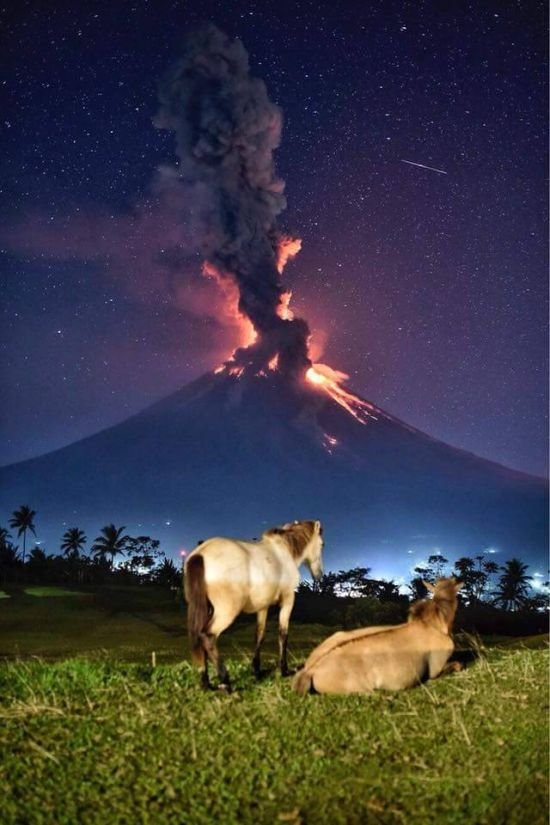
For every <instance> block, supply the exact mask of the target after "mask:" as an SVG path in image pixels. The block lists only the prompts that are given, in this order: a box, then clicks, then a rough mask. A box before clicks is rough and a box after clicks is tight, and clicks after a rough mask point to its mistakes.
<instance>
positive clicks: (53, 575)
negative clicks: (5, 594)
mask: <svg viewBox="0 0 550 825" xmlns="http://www.w3.org/2000/svg"><path fill="white" fill-rule="evenodd" d="M35 518H36V511H35V510H32V509H31V508H30V507H28V506H27V505H23V506H21V507H19V509H18V510H15V511H14V512H13V513H12V517H11V519H10V520H9V527H10V528H11V529H12V530H13V531H14V532H16V536H17V538H18V539H20V538H22V548H21V549H20V548H19V546H18V545H16V544H15V543H14V541H13V537H12V535H11V533H10V532H9V530H8V529H7V528H5V527H0V576H1V579H2V582H3V583H4V584H7V583H17V582H20V581H32V582H35V583H45V582H48V583H58V584H63V583H67V584H75V583H76V584H91V585H93V584H105V583H107V582H113V581H116V582H117V583H152V584H159V585H167V586H170V587H176V586H179V585H181V571H180V570H178V568H177V567H176V565H175V564H174V562H173V561H172V559H168V558H166V556H165V554H164V552H163V551H162V550H161V549H160V542H159V541H158V539H153V538H151V537H150V536H135V537H133V536H130V535H128V534H127V533H125V530H126V528H125V527H116V526H115V525H114V524H106V525H105V527H102V528H101V530H100V533H99V535H98V536H96V538H95V539H94V540H93V541H92V543H91V545H90V549H89V553H88V554H87V553H86V551H85V548H86V544H87V542H88V538H87V536H86V534H85V533H84V531H83V530H81V529H80V528H79V527H70V528H68V529H67V530H66V531H65V532H64V534H63V535H62V536H61V539H60V553H51V554H48V553H46V551H45V550H44V549H43V548H42V547H41V546H40V545H39V544H35V546H34V547H33V548H32V549H31V550H30V551H29V552H28V553H27V534H28V533H32V534H33V535H34V536H36V526H35ZM119 556H120V557H123V558H124V561H122V562H121V563H119V564H117V565H115V559H116V558H117V557H119Z"/></svg>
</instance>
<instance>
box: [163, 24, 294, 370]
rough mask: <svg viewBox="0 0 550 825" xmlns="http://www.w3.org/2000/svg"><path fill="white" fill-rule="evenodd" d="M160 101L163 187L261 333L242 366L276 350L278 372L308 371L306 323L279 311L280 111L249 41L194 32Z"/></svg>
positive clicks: (209, 30)
mask: <svg viewBox="0 0 550 825" xmlns="http://www.w3.org/2000/svg"><path fill="white" fill-rule="evenodd" d="M159 97H160V109H159V112H158V115H157V117H156V119H155V123H156V125H157V126H158V127H159V128H163V129H169V130H172V131H174V132H175V135H176V153H177V155H178V158H179V163H178V164H177V165H176V166H174V167H168V168H166V167H165V168H164V169H162V170H161V176H160V179H159V187H160V189H161V190H162V191H163V192H164V193H165V194H166V193H167V192H168V191H169V192H170V196H171V197H172V198H173V201H174V203H175V204H177V203H178V202H179V203H181V214H182V220H185V219H186V218H184V217H183V216H184V215H189V213H191V215H192V218H191V221H192V230H193V232H194V233H196V235H197V236H198V239H199V244H200V251H201V253H202V254H203V255H204V257H205V258H206V259H207V260H208V261H210V262H211V263H212V264H213V265H214V266H215V267H216V269H217V270H218V271H219V272H220V274H221V275H222V276H223V277H226V278H232V279H233V280H234V281H235V283H236V284H237V286H238V289H239V295H240V301H239V310H240V312H242V313H243V314H244V315H246V316H247V317H248V318H250V320H251V321H252V324H253V325H254V328H255V329H256V332H257V333H258V338H257V341H256V343H255V344H254V345H253V346H251V347H248V348H247V349H241V350H239V351H238V352H237V354H236V360H237V362H238V363H240V364H242V365H250V366H251V367H252V368H253V369H254V370H257V369H259V368H261V367H264V366H265V365H266V364H267V362H268V361H269V360H271V358H272V357H273V356H274V355H276V354H278V355H279V369H280V370H281V371H283V372H286V373H301V372H303V371H304V370H305V369H306V368H307V367H308V366H309V364H310V361H309V359H308V355H307V340H308V336H309V329H308V325H307V323H306V322H305V321H304V320H302V319H300V318H296V319H294V320H283V319H282V318H280V317H279V316H278V314H277V308H278V306H279V303H280V298H281V294H282V293H283V292H284V291H285V290H284V288H283V286H282V284H281V279H280V275H279V272H278V271H277V266H276V261H277V244H278V240H279V237H280V235H279V232H278V229H277V216H278V215H279V214H280V213H281V212H282V211H283V210H284V209H285V207H286V200H285V197H284V194H283V193H284V181H282V180H281V179H280V178H278V177H277V176H276V174H275V167H274V163H273V151H274V149H276V148H277V146H278V145H279V142H280V138H281V127H282V114H281V110H280V109H279V107H278V106H276V105H275V104H274V103H272V102H271V101H270V100H269V97H268V95H267V91H266V88H265V85H264V83H263V82H262V81H261V80H258V79H257V78H253V77H251V76H250V74H249V67H248V56H247V53H246V51H245V49H244V47H243V45H242V43H241V42H240V41H239V40H234V41H231V40H229V38H228V37H227V36H226V35H225V34H223V32H221V31H220V30H219V29H217V28H216V27H214V26H207V27H205V28H203V29H201V30H199V31H197V32H195V33H194V34H192V35H191V36H189V37H188V38H187V40H186V42H185V46H184V53H183V56H182V58H181V59H180V60H179V61H178V62H177V63H176V64H175V65H174V66H173V67H172V69H171V70H170V72H169V73H168V75H167V77H166V78H165V79H164V81H163V83H162V84H161V88H160V91H159Z"/></svg>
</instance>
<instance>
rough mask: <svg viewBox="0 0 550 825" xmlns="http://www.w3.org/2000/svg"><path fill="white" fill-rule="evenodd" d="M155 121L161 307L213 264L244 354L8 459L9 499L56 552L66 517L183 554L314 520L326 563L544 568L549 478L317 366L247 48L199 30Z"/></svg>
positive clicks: (167, 83)
mask: <svg viewBox="0 0 550 825" xmlns="http://www.w3.org/2000/svg"><path fill="white" fill-rule="evenodd" d="M154 122H155V125H156V126H157V127H158V128H161V129H166V130H168V131H169V132H170V133H172V134H173V135H174V137H175V153H176V156H177V160H176V162H173V163H171V164H162V166H160V167H159V168H158V170H157V174H156V176H155V178H154V181H153V185H152V192H153V194H154V202H155V203H156V204H157V207H156V208H159V209H160V210H161V211H160V214H161V215H162V216H163V217H164V219H167V216H168V217H169V218H170V220H169V225H170V227H171V228H170V232H169V233H168V235H167V237H164V238H163V239H162V241H161V243H162V248H161V252H162V253H163V259H165V260H166V261H169V262H170V263H169V270H168V275H169V277H168V279H167V285H166V295H167V300H168V299H169V296H170V294H171V293H170V288H169V285H170V284H173V283H178V277H183V275H184V273H185V269H186V266H188V265H190V264H189V262H190V261H192V262H194V264H193V265H195V264H196V262H197V261H198V260H201V261H202V272H203V274H204V275H205V277H206V278H210V279H213V280H214V282H215V283H216V284H217V285H218V287H219V289H220V290H221V294H222V295H223V296H224V306H225V312H224V313H222V314H223V315H224V317H225V318H226V319H227V318H229V319H231V323H232V325H233V326H235V324H236V325H237V327H238V328H239V341H238V342H237V347H236V348H235V349H233V352H232V354H231V355H230V357H229V358H228V360H227V361H226V362H225V363H224V364H222V365H220V366H219V367H218V368H217V369H216V370H215V371H214V372H212V373H208V374H207V375H205V376H203V377H202V378H199V379H198V380H196V381H194V382H193V383H191V384H189V385H188V386H185V387H184V388H183V389H181V390H180V391H179V392H176V393H175V394H174V395H172V396H170V397H169V398H166V399H164V400H163V401H160V402H158V403H156V404H154V405H153V406H152V407H150V408H149V409H146V410H144V411H143V412H141V413H140V414H138V415H135V416H133V417H132V418H130V419H128V420H127V421H125V422H123V423H122V424H119V425H118V426H116V427H111V428H110V429H107V430H105V431H103V432H100V433H98V434H96V435H94V436H92V437H90V438H86V439H84V440H82V441H79V442H77V443H75V444H72V445H70V446H68V447H65V448H63V449H61V450H57V451H56V452H53V453H50V454H48V455H45V456H42V457H40V458H36V459H32V460H30V461H25V462H22V463H20V464H17V465H13V466H11V467H5V468H4V469H2V470H1V471H0V485H1V499H0V504H1V506H2V507H3V509H4V510H5V511H7V512H11V511H12V510H13V509H14V508H15V507H18V506H20V505H21V504H23V503H25V504H28V505H29V506H30V507H32V508H33V509H35V510H37V511H38V521H37V523H38V524H39V526H40V538H41V539H45V544H46V547H47V549H48V550H52V549H55V548H56V547H57V546H58V542H59V537H60V535H61V533H62V532H63V531H64V530H65V529H66V528H67V527H72V526H78V527H80V528H81V529H84V530H85V531H86V533H87V534H88V536H89V538H93V537H94V536H95V535H97V531H98V530H99V529H100V527H101V526H102V525H104V524H105V523H106V522H110V521H114V522H116V523H117V524H125V525H126V527H127V529H128V531H129V532H131V533H133V534H134V535H135V534H136V533H137V534H141V535H143V534H146V533H147V534H149V535H151V536H152V537H154V538H159V539H161V541H162V542H163V546H164V547H165V548H166V549H167V550H171V551H176V550H177V549H178V548H180V549H181V547H182V545H184V546H186V547H188V546H189V545H192V544H194V543H195V542H196V541H198V540H199V539H200V538H206V537H207V536H211V535H215V534H226V535H232V536H242V537H243V538H247V537H248V538H252V536H253V535H254V533H256V534H258V533H260V532H261V531H262V530H264V529H265V528H267V527H271V526H273V525H276V524H280V523H282V522H287V521H289V520H292V519H295V518H296V519H310V518H314V519H320V520H321V521H322V522H323V524H324V526H325V530H326V537H327V562H328V565H329V567H344V566H348V565H350V564H359V563H361V564H365V565H368V566H371V567H373V568H374V569H375V570H376V572H377V573H378V574H384V575H387V574H388V573H389V574H391V575H394V574H395V573H397V571H401V573H404V572H405V570H404V568H405V564H406V563H407V566H408V567H410V563H411V561H412V560H413V559H414V561H416V562H418V561H419V560H420V559H421V558H422V555H424V556H425V555H427V554H431V553H433V552H435V551H436V549H437V548H439V549H441V551H442V552H444V553H446V554H449V555H451V554H452V555H454V556H458V555H463V554H467V555H472V554H476V553H479V552H481V550H482V549H483V548H484V547H488V546H489V545H490V546H492V547H493V548H498V549H499V550H501V551H503V552H506V553H510V554H514V555H520V556H521V558H522V559H524V560H526V561H530V560H531V561H533V560H535V561H537V562H538V561H539V559H540V558H541V557H542V554H543V552H544V548H545V540H546V487H545V484H544V482H542V481H541V480H540V479H534V478H530V477H529V476H525V475H522V474H520V473H517V472H513V471H512V470H508V469H506V468H504V467H500V466H498V465H496V464H492V463H490V462H488V461H485V460H482V459H480V458H477V457H475V456H473V455H469V454H468V453H465V452H462V451H460V450H457V449H454V448H452V447H450V446H448V445H446V444H442V443H441V442H438V441H436V440H434V439H432V438H430V437H429V436H427V435H425V434H424V433H421V432H418V431H417V430H414V429H413V428H411V427H409V426H407V425H406V424H404V423H403V422H401V421H398V420H396V419H395V418H393V417H392V416H391V415H389V414H388V413H386V412H384V411H383V410H381V409H379V408H378V407H377V406H376V405H375V404H372V403H371V402H369V401H366V400H364V399H362V398H359V397H358V396H357V395H354V394H353V392H351V391H350V390H349V389H347V387H346V386H345V380H346V378H347V376H346V375H345V374H344V373H341V372H338V371H336V370H334V369H331V368H330V367H327V366H324V365H322V364H314V363H313V356H312V346H311V333H310V326H309V323H308V322H307V321H306V320H305V319H304V318H299V317H296V316H295V314H294V312H293V310H292V308H291V306H290V303H291V298H292V291H291V290H290V289H289V288H288V286H287V285H285V284H284V283H283V280H282V277H283V272H284V270H285V266H286V264H287V263H288V261H289V260H292V259H293V258H294V257H295V256H296V254H297V253H298V252H299V250H300V247H301V240H300V239H299V238H297V237H294V236H293V235H289V234H287V233H286V231H283V230H282V229H281V227H280V225H279V217H280V215H281V213H282V212H283V211H284V209H285V206H286V199H285V196H284V189H285V183H284V181H283V180H282V179H281V178H279V176H278V175H277V173H276V169H275V164H274V152H275V150H276V149H277V147H278V146H279V143H280V139H281V130H282V112H281V110H280V108H279V107H278V106H277V105H276V104H274V103H273V102H272V101H271V100H270V99H269V96H268V94H267V90H266V87H265V84H264V83H263V81H261V80H259V79H257V78H254V77H252V76H251V74H250V71H249V61H248V55H247V53H246V50H245V49H244V46H243V45H242V43H241V42H240V41H239V40H231V39H230V38H228V37H227V35H225V34H224V33H223V32H221V31H220V30H219V29H217V28H216V27H215V26H211V25H207V26H206V27H204V28H200V29H199V30H197V31H196V32H192V33H190V34H189V36H188V37H187V38H186V41H185V44H184V48H183V53H182V56H181V58H180V59H179V60H178V61H177V62H176V63H175V64H174V65H173V66H172V67H171V69H170V70H169V72H168V73H167V75H166V77H165V79H164V80H163V82H162V83H161V85H160V88H159V109H158V112H157V115H156V116H155V120H154ZM148 208H149V207H148ZM161 223H163V222H162V221H161ZM136 226H137V228H136V235H138V236H139V234H140V230H139V222H138V224H137V225H136ZM66 242H67V241H66V238H65V236H64V237H63V243H64V244H66ZM98 242H99V241H98ZM65 254H66V253H65ZM407 572H408V571H407Z"/></svg>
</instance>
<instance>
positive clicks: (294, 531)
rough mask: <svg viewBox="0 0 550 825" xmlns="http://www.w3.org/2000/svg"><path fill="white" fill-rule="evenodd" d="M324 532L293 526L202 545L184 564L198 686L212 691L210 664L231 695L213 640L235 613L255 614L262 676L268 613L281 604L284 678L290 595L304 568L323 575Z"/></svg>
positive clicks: (315, 524) (310, 524)
mask: <svg viewBox="0 0 550 825" xmlns="http://www.w3.org/2000/svg"><path fill="white" fill-rule="evenodd" d="M322 548H323V530H322V527H321V523H320V522H319V521H295V522H294V523H292V524H285V525H283V526H282V527H274V528H273V529H272V530H267V531H266V532H265V533H263V534H262V537H261V539H260V540H259V541H254V542H247V541H238V540H236V539H227V538H212V539H208V541H204V542H201V544H200V545H199V546H198V547H196V548H195V549H194V550H193V552H192V553H191V554H190V555H189V557H188V558H187V561H186V563H185V579H184V587H185V598H186V600H187V628H188V632H189V640H190V645H191V655H192V658H193V660H194V661H195V662H196V663H197V664H198V665H199V666H202V667H203V671H202V677H201V681H202V685H203V687H205V688H209V687H210V680H209V677H208V662H209V661H210V662H211V663H212V664H213V666H214V667H215V669H216V670H217V674H218V678H219V681H220V687H222V688H225V689H226V690H230V689H231V686H230V680H229V675H228V673H227V670H226V668H225V665H224V663H223V661H222V659H221V657H220V655H219V653H218V648H217V639H218V636H219V635H220V634H221V633H223V631H224V630H225V629H226V628H227V627H229V625H230V624H231V623H232V622H233V621H234V620H235V618H236V617H237V616H238V615H239V613H243V612H244V613H256V621H257V623H256V649H255V652H254V658H253V660H252V664H253V668H254V672H255V674H256V676H259V674H260V647H261V644H262V641H263V638H264V635H265V625H266V620H267V611H268V608H269V606H270V605H272V604H279V606H280V610H279V659H280V667H281V673H282V674H283V675H284V676H286V675H288V664H287V642H288V624H289V620H290V614H291V612H292V608H293V606H294V591H295V590H296V587H297V586H298V582H299V580H300V575H299V573H298V568H299V567H300V565H301V564H302V563H303V562H305V563H306V564H307V565H308V567H309V569H310V571H311V574H312V576H313V577H314V578H316V579H317V578H320V576H322V574H323V566H322V561H321V552H322Z"/></svg>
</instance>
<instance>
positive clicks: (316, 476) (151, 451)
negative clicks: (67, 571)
mask: <svg viewBox="0 0 550 825" xmlns="http://www.w3.org/2000/svg"><path fill="white" fill-rule="evenodd" d="M353 398H355V399H356V402H357V408H358V409H360V412H361V414H360V416H359V418H358V417H355V415H354V414H352V412H353V410H352V411H351V412H350V410H349V409H348V408H346V407H345V406H342V405H341V403H338V401H337V400H335V399H334V398H333V397H331V395H329V394H328V393H327V392H325V391H324V389H323V388H322V387H317V386H315V385H313V384H310V382H307V381H305V382H301V383H299V384H298V383H296V382H294V383H289V382H288V381H286V380H284V378H283V377H282V376H281V375H280V374H279V373H277V372H276V371H273V372H267V373H265V374H263V375H254V376H247V375H246V374H243V375H231V374H229V372H228V371H227V370H224V371H223V372H220V373H218V374H215V373H208V374H206V375H204V376H203V377H201V378H199V379H197V380H196V381H194V382H192V383H190V384H188V385H186V386H185V387H183V388H182V389H181V390H179V391H178V392H176V393H174V394H173V395H171V396H169V397H167V398H165V399H163V400H162V401H160V402H158V403H156V404H154V405H153V406H151V407H149V408H148V409H146V410H144V411H143V412H141V413H139V414H137V415H135V416H133V417H131V418H129V419H127V420H126V421H124V422H122V423H121V424H118V425H117V426H114V427H111V428H109V429H106V430H104V431H102V432H99V433H97V434H95V435H93V436H91V437H89V438H85V439H83V440H81V441H78V442H76V443H74V444H71V445H69V446H67V447H64V448H62V449H60V450H57V451H55V452H52V453H49V454H46V455H43V456H41V457H38V458H35V459H31V460H28V461H24V462H21V463H19V464H14V465H11V466H7V467H4V468H2V469H0V489H1V493H0V507H1V513H2V518H4V519H5V518H6V516H7V514H8V513H10V512H11V511H12V510H13V509H14V508H15V507H17V506H19V505H20V504H22V503H27V504H29V505H30V506H32V507H33V509H35V510H37V511H38V524H39V527H40V538H41V539H45V541H44V544H45V545H46V546H47V548H48V550H50V552H51V551H53V550H54V549H55V548H56V542H58V540H59V536H60V535H61V533H62V532H63V530H64V529H66V527H67V526H71V525H72V524H73V523H74V524H77V525H78V526H80V527H82V528H84V529H85V530H86V531H87V532H88V535H89V537H90V538H91V537H92V536H94V535H96V534H97V531H98V529H99V528H100V527H101V526H102V525H103V524H105V523H106V522H109V521H115V522H116V523H117V524H119V523H122V524H125V525H126V526H127V529H128V531H129V532H132V533H134V534H135V533H141V534H143V533H148V534H150V535H154V536H156V537H158V538H161V540H163V542H164V544H165V547H166V549H168V550H176V549H177V547H179V546H181V545H182V544H186V545H187V544H193V543H194V542H196V541H197V540H198V539H200V538H205V537H206V536H208V535H215V534H219V533H221V534H226V535H227V534H229V535H240V536H244V537H252V535H253V533H254V532H260V531H261V530H263V529H265V528H266V527H269V526H272V525H273V524H277V523H281V522H284V521H288V520H289V519H293V518H299V519H300V518H319V519H321V521H322V522H323V524H324V525H325V530H326V535H327V545H326V551H327V565H328V566H329V567H338V566H345V565H349V564H352V563H359V561H360V560H362V561H363V562H364V561H366V562H367V563H368V564H372V563H373V562H377V563H378V566H379V567H380V565H383V564H385V563H387V562H388V561H389V562H391V563H392V564H393V562H395V563H397V562H398V561H401V562H404V561H405V560H406V559H407V555H406V554H407V552H408V550H410V548H411V547H412V548H414V547H420V546H429V547H433V546H434V545H437V546H440V547H441V549H442V551H443V552H444V553H447V552H452V553H456V554H468V555H474V554H475V552H476V551H477V552H479V551H480V550H481V549H482V548H483V547H484V546H485V547H487V546H488V545H492V546H496V547H498V548H499V551H500V552H501V553H507V554H508V555H511V554H515V555H519V556H520V557H521V558H522V559H523V560H524V561H527V562H529V563H537V562H538V563H540V560H541V558H542V556H543V554H544V552H545V543H546V531H547V485H546V484H545V482H544V481H543V480H541V479H537V478H534V477H531V476H527V475H524V474H521V473H518V472H515V471H512V470H510V469H507V468H505V467H502V466H500V465H497V464H494V463H491V462H489V461H486V460H483V459H480V458H478V457H476V456H474V455H472V454H469V453H466V452H464V451H461V450H458V449H455V448H453V447H450V446H449V445H447V444H444V443H442V442H439V441H437V440H435V439H433V438H431V437H429V436H427V435H425V434H423V433H421V432H419V431H417V430H415V429H413V428H411V427H409V426H407V425H406V424H404V423H403V422H400V421H398V420H397V419H395V418H393V417H392V416H390V415H388V414H387V413H385V412H384V411H383V410H381V409H379V408H378V407H376V406H375V405H374V404H370V403H368V402H365V401H362V400H361V399H358V398H357V397H355V396H353ZM167 522H170V525H167ZM94 531H95V532H94ZM500 558H501V559H502V558H503V556H502V555H501V556H500ZM409 559H410V557H409Z"/></svg>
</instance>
